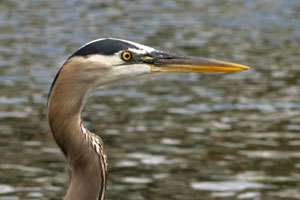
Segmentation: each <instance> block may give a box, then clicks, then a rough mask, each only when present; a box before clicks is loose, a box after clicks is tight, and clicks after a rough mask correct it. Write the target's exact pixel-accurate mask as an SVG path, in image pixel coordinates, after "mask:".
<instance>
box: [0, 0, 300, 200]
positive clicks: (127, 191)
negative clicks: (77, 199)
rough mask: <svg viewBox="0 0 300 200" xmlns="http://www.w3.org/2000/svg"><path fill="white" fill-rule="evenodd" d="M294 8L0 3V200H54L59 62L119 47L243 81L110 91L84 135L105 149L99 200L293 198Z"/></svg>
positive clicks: (59, 185) (60, 187) (299, 117)
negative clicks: (104, 43) (233, 66)
mask: <svg viewBox="0 0 300 200" xmlns="http://www.w3.org/2000/svg"><path fill="white" fill-rule="evenodd" d="M299 13H300V2H299V1H298V0H289V1H285V0H260V1H257V0H253V1H238V0H229V1H223V0H214V1H211V0H203V1H196V0H191V1H175V0H166V1H161V2H159V1H154V0H147V1H146V0H143V1H129V0H124V1H115V0H110V1H105V2H97V1H92V0H90V1H85V2H84V3H83V2H82V1H78V0H67V1H58V0H53V1H42V0H27V1H17V0H2V1H1V2H0V41H1V42H0V91H1V93H0V151H1V156H0V158H1V159H0V160H1V162H0V199H1V200H2V199H3V200H18V199H22V200H23V199H45V200H46V199H49V200H50V199H51V200H54V199H61V198H62V196H63V195H64V193H65V190H66V180H67V177H66V174H65V162H64V158H63V156H62V154H61V152H60V151H59V150H58V148H57V146H56V145H55V144H54V142H53V141H52V138H51V134H50V133H49V130H48V127H47V121H46V117H45V105H46V102H47V94H48V91H49V87H50V84H51V81H52V79H53V78H54V76H55V73H56V72H57V70H58V69H59V66H60V63H62V62H63V61H64V59H65V58H66V57H67V56H68V55H69V54H71V53H72V52H73V51H74V50H75V49H76V48H78V47H79V46H81V45H82V44H84V43H86V42H88V41H90V40H93V39H96V38H99V37H107V36H110V37H119V38H124V39H129V40H134V41H136V42H140V43H144V44H147V45H151V46H153V47H155V48H158V49H164V50H168V51H172V52H177V53H181V54H184V55H198V56H202V57H211V58H217V59H223V60H228V61H234V62H238V63H242V64H245V65H249V66H251V67H252V68H251V70H249V71H245V72H238V73H220V74H194V73H188V74H168V75H160V76H157V77H152V78H146V79H137V80H129V81H123V82H121V83H115V84H112V85H105V86H102V87H100V88H99V89H97V90H96V91H95V92H93V93H92V95H91V97H90V98H89V100H88V103H87V104H88V105H87V106H86V108H85V110H84V113H83V116H84V120H85V124H86V126H87V127H89V129H90V130H91V131H93V132H96V133H98V134H99V135H100V136H101V137H102V138H103V140H104V142H105V144H106V151H107V154H108V157H109V173H110V174H109V182H108V187H107V189H108V190H107V193H108V196H107V199H111V200H119V199H122V200H124V199H128V200H129V199H130V200H150V199H155V200H160V199H171V200H173V199H174V200H175V199H176V200H177V199H178V200H179V199H186V200H208V199H222V200H226V199H230V200H232V199H253V200H259V199H263V200H274V199H276V200H285V199H292V200H293V199H300V190H299V187H300V185H299V184H300V183H299V180H300V134H299V131H300V101H299V95H300V88H299V85H300V81H299V80H300V65H299V63H300V56H299V49H300V14H299Z"/></svg>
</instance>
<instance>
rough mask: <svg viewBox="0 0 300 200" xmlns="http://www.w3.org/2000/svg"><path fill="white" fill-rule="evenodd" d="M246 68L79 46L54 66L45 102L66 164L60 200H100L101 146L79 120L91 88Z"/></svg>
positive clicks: (103, 179) (103, 42) (116, 47)
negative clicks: (162, 74)
mask: <svg viewBox="0 0 300 200" xmlns="http://www.w3.org/2000/svg"><path fill="white" fill-rule="evenodd" d="M248 68H249V67H247V66H244V65H239V64H235V63H229V62H223V61H217V60H210V59H203V58H199V57H186V56H178V55H175V54H171V53H167V52H164V51H158V50H156V49H154V48H152V47H148V46H145V45H141V44H138V43H135V42H131V41H127V40H121V39H115V38H102V39H98V40H94V41H92V42H89V43H87V44H85V45H83V46H82V47H80V48H79V49H78V50H77V51H76V52H75V53H74V54H72V55H71V56H69V57H68V58H67V60H66V61H65V63H64V64H63V66H62V67H61V68H60V70H59V72H58V73H57V75H56V77H55V78H54V81H53V83H52V86H51V89H50V93H49V98H48V120H49V124H50V128H51V131H52V134H53V137H54V139H55V141H56V143H57V145H58V146H59V147H60V149H61V150H62V152H63V153H64V155H65V156H66V158H67V162H68V165H69V176H70V181H69V188H68V191H67V193H66V195H65V197H64V199H65V200H90V199H92V200H96V199H97V200H104V199H105V189H106V183H107V162H106V154H105V152H104V147H103V142H102V140H101V138H100V137H99V136H98V135H95V134H93V133H91V132H89V131H88V130H87V129H86V128H85V127H84V126H83V124H82V121H81V111H82V107H83V104H84V99H85V97H86V96H87V94H88V92H89V91H91V90H92V89H93V88H95V87H96V86H99V85H102V84H106V83H110V82H113V81H117V80H121V79H128V78H133V77H137V76H139V75H143V74H151V73H157V72H229V71H230V72H233V71H240V70H246V69H248Z"/></svg>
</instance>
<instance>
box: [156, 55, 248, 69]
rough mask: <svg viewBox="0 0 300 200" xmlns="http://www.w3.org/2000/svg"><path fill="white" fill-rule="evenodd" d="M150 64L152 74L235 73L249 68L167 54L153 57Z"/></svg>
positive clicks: (229, 63)
mask: <svg viewBox="0 0 300 200" xmlns="http://www.w3.org/2000/svg"><path fill="white" fill-rule="evenodd" d="M166 55H167V56H166ZM151 64H152V65H151V69H152V72H235V71H241V70H247V69H249V68H250V67H248V66H245V65H240V64H236V63H231V62H225V61H219V60H213V59H205V58H200V57H181V56H171V55H168V54H161V55H159V56H155V58H154V59H153V60H152V62H151Z"/></svg>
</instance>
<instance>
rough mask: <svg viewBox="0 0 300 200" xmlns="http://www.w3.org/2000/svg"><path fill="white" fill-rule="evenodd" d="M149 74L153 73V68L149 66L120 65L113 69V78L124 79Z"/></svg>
mask: <svg viewBox="0 0 300 200" xmlns="http://www.w3.org/2000/svg"><path fill="white" fill-rule="evenodd" d="M149 73H151V66H150V65H147V64H133V65H120V66H115V67H113V68H112V71H111V76H112V77H114V78H116V79H118V78H120V79H123V78H133V77H136V76H138V75H143V74H149Z"/></svg>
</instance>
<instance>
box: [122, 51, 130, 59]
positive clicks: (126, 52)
mask: <svg viewBox="0 0 300 200" xmlns="http://www.w3.org/2000/svg"><path fill="white" fill-rule="evenodd" d="M121 58H122V59H123V60H124V61H129V60H131V58H132V53H131V52H130V51H124V52H123V53H122V55H121Z"/></svg>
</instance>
